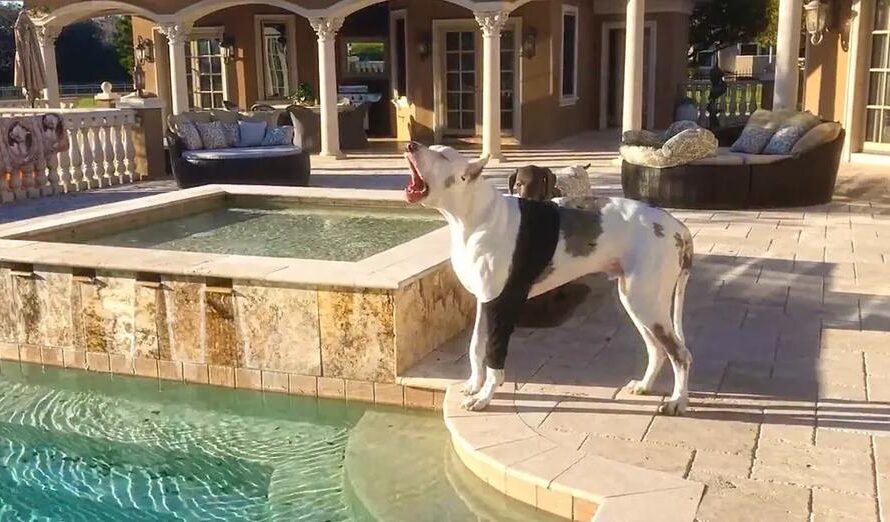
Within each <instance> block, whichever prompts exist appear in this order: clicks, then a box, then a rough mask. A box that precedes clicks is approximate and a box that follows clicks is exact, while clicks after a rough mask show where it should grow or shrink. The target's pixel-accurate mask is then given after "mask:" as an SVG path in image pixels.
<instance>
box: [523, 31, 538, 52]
mask: <svg viewBox="0 0 890 522" xmlns="http://www.w3.org/2000/svg"><path fill="white" fill-rule="evenodd" d="M523 33H524V34H523V35H522V51H521V55H522V57H523V58H534V57H535V52H536V51H537V49H538V30H537V29H535V28H534V27H529V28H527V29H526V30H525V31H523Z"/></svg>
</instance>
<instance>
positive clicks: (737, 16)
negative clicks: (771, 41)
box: [689, 0, 777, 56]
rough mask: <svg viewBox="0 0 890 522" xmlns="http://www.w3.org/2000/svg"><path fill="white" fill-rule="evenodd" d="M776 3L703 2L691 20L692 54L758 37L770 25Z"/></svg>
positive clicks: (750, 0) (768, 0) (763, 0)
mask: <svg viewBox="0 0 890 522" xmlns="http://www.w3.org/2000/svg"><path fill="white" fill-rule="evenodd" d="M775 3H776V1H775V0H744V1H740V0H711V1H710V2H699V3H698V4H696V6H695V9H694V10H693V12H692V16H691V17H690V19H689V41H690V44H691V49H690V53H691V56H695V54H696V53H698V52H699V51H705V50H708V49H714V50H717V51H719V50H720V49H724V48H726V47H730V46H732V45H735V44H737V43H740V42H750V41H754V40H757V39H758V37H760V36H761V35H763V34H764V33H765V32H766V31H767V30H768V29H769V27H770V18H771V17H770V14H771V11H770V9H771V7H773V5H774V4H775ZM776 13H777V11H776ZM772 14H775V13H772Z"/></svg>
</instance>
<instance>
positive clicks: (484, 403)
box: [463, 368, 504, 411]
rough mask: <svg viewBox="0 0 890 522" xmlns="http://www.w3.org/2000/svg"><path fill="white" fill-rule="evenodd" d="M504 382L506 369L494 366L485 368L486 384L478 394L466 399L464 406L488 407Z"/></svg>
mask: <svg viewBox="0 0 890 522" xmlns="http://www.w3.org/2000/svg"><path fill="white" fill-rule="evenodd" d="M502 384H504V370H496V369H494V368H486V369H485V384H483V385H482V389H481V390H480V391H479V393H477V394H476V395H471V396H469V397H467V398H466V400H464V403H463V407H464V409H466V410H472V411H481V410H484V409H485V408H487V407H488V405H489V404H490V403H491V399H493V398H494V393H495V392H496V391H497V389H498V388H499V387H500V386H501V385H502Z"/></svg>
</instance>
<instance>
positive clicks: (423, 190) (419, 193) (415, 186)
mask: <svg viewBox="0 0 890 522" xmlns="http://www.w3.org/2000/svg"><path fill="white" fill-rule="evenodd" d="M405 159H407V160H408V168H409V169H411V180H410V181H409V182H408V185H407V186H406V187H405V197H406V198H408V202H409V203H417V202H419V201H420V200H422V199H423V198H425V197H426V196H427V194H428V193H429V191H430V188H429V187H428V186H427V184H426V182H425V181H424V180H423V178H422V177H421V176H420V171H418V170H417V165H415V164H414V159H413V158H411V156H410V155H408V154H406V155H405Z"/></svg>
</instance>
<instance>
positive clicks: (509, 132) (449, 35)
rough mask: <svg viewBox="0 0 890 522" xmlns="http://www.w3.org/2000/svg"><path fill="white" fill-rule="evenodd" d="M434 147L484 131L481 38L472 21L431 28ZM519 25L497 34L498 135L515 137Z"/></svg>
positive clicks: (437, 24) (510, 23)
mask: <svg viewBox="0 0 890 522" xmlns="http://www.w3.org/2000/svg"><path fill="white" fill-rule="evenodd" d="M433 29H434V40H433V55H434V56H435V62H434V82H433V84H434V85H433V90H434V91H435V100H436V103H435V107H436V110H435V113H436V114H435V121H436V125H435V127H436V129H435V131H436V132H435V134H436V141H437V142H438V141H441V140H442V139H443V138H445V137H448V136H454V137H468V136H478V135H480V134H481V128H482V62H483V60H482V33H481V31H480V30H479V28H478V25H477V24H476V22H475V21H474V20H442V21H435V22H434V25H433ZM519 31H520V25H519V20H510V21H508V22H507V25H506V26H504V28H503V30H501V133H502V134H503V135H506V136H517V137H518V135H519V127H520V125H519V120H520V103H521V101H520V85H519V77H520V73H519V67H520V62H519V49H518V48H517V45H518V43H519V38H518V37H517V34H519Z"/></svg>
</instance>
